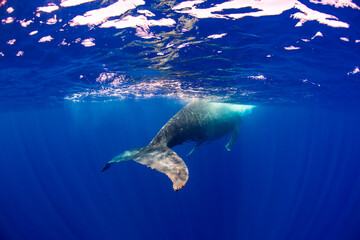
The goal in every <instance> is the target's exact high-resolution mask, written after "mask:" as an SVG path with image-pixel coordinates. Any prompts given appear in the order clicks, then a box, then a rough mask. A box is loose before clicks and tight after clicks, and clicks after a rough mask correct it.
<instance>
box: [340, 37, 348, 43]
mask: <svg viewBox="0 0 360 240" xmlns="http://www.w3.org/2000/svg"><path fill="white" fill-rule="evenodd" d="M340 40H342V41H344V42H349V39H348V38H346V37H341V38H340Z"/></svg>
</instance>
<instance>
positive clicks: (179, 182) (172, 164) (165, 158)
mask: <svg viewBox="0 0 360 240" xmlns="http://www.w3.org/2000/svg"><path fill="white" fill-rule="evenodd" d="M134 161H135V162H138V163H141V164H143V165H146V166H148V167H150V168H152V169H155V170H157V171H159V172H162V173H164V174H166V175H167V176H168V177H169V178H170V180H171V181H172V182H173V188H174V190H175V191H178V190H180V189H181V188H182V187H183V186H185V184H186V182H187V180H188V178H189V170H188V168H187V166H186V164H185V163H184V161H183V160H182V159H181V158H180V157H179V156H178V155H177V154H176V153H175V152H174V151H173V150H171V149H170V148H168V147H165V146H161V147H147V148H145V149H144V150H142V151H141V152H140V153H139V154H138V155H137V157H136V158H134Z"/></svg>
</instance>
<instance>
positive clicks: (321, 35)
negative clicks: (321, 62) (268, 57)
mask: <svg viewBox="0 0 360 240" xmlns="http://www.w3.org/2000/svg"><path fill="white" fill-rule="evenodd" d="M323 36H324V35H323V34H322V33H321V32H317V33H316V34H315V35H314V36H313V37H312V38H311V40H313V39H314V38H316V37H323Z"/></svg>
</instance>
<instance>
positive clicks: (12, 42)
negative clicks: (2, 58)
mask: <svg viewBox="0 0 360 240" xmlns="http://www.w3.org/2000/svg"><path fill="white" fill-rule="evenodd" d="M15 42H16V39H11V40H9V41H7V42H6V43H7V44H9V45H14V44H15Z"/></svg>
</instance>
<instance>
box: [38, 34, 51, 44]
mask: <svg viewBox="0 0 360 240" xmlns="http://www.w3.org/2000/svg"><path fill="white" fill-rule="evenodd" d="M53 39H54V38H53V37H51V36H50V35H49V36H45V37H42V38H40V40H39V43H40V42H50V41H52V40H53Z"/></svg>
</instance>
